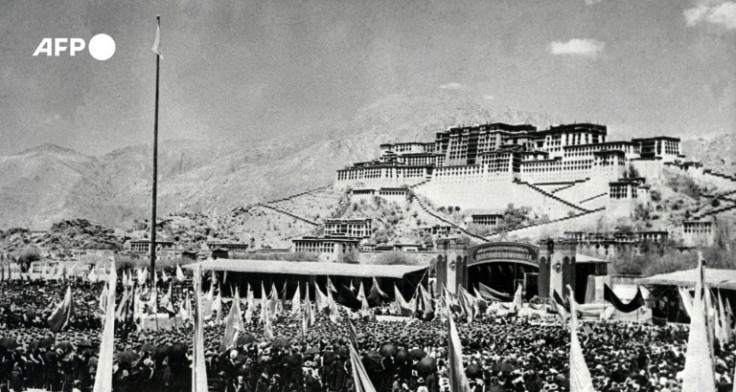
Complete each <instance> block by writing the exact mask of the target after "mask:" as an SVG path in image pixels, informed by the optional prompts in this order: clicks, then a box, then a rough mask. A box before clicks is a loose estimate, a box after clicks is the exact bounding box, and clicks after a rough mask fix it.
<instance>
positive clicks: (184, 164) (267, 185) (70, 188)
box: [0, 89, 736, 229]
mask: <svg viewBox="0 0 736 392" xmlns="http://www.w3.org/2000/svg"><path fill="white" fill-rule="evenodd" d="M552 120H553V119H552V118H551V116H548V115H544V114H538V113H531V112H527V111H523V110H517V109H512V108H508V107H502V106H499V105H494V104H492V103H491V102H490V101H489V100H488V99H485V98H483V97H482V96H479V95H478V94H476V93H474V92H472V91H471V92H469V91H454V90H451V91H447V90H440V89H435V90H432V91H429V92H428V93H427V94H416V93H415V94H392V95H389V96H386V97H384V98H383V99H380V100H377V101H375V102H373V103H371V104H368V105H366V106H364V107H362V108H359V109H358V110H356V111H355V115H354V116H353V117H352V118H350V119H347V120H345V121H343V122H334V123H329V122H325V123H321V124H316V125H315V124H311V125H309V124H307V125H305V126H304V127H302V128H299V129H294V130H289V131H288V132H283V131H282V132H274V133H273V136H272V137H264V138H260V139H261V140H253V141H248V142H242V143H236V142H234V141H227V140H225V141H223V140H209V139H207V138H205V137H203V138H202V139H201V140H200V139H191V138H186V139H184V138H182V139H177V138H168V139H162V140H161V141H160V143H159V189H158V195H159V199H158V205H159V215H160V216H164V215H166V214H169V213H175V212H181V211H185V212H192V213H200V212H201V213H206V214H211V215H222V214H228V213H230V212H231V211H232V210H233V209H235V208H238V207H241V206H244V205H248V204H252V203H255V202H262V201H265V200H270V199H276V198H281V197H283V196H286V195H289V194H295V193H299V192H301V191H303V190H306V189H313V188H316V187H320V186H324V185H327V184H329V183H331V182H333V181H334V178H335V171H336V170H337V169H340V168H343V167H345V166H347V165H349V164H351V163H352V162H356V161H365V160H370V159H374V158H375V157H376V156H377V154H378V150H379V144H380V143H383V142H397V141H414V140H416V141H432V140H434V133H435V132H437V131H439V130H442V129H446V128H447V127H449V126H454V125H462V124H470V123H482V122H493V121H502V122H511V123H519V122H524V123H532V124H534V125H537V126H538V127H545V126H547V125H548V124H549V123H551V122H552ZM267 131H268V130H264V132H267ZM723 138H726V139H723ZM728 138H732V139H728ZM724 140H728V141H729V143H736V134H734V135H731V134H729V135H727V136H724V137H715V138H714V139H712V140H705V139H703V140H698V141H696V142H689V141H688V142H684V143H683V150H684V152H685V153H686V154H687V155H692V156H693V157H695V158H698V159H700V160H701V161H704V163H705V161H706V160H707V162H708V164H707V165H706V166H707V167H710V168H713V169H717V170H718V169H729V170H730V172H733V171H734V167H733V166H732V165H733V161H725V160H724V162H722V163H723V164H721V162H720V161H719V160H718V159H716V157H718V156H717V155H716V156H713V155H711V154H710V153H709V152H708V149H709V148H720V149H722V150H723V153H727V151H726V150H727V148H728V146H729V145H725V146H724V145H723V143H724ZM730 145H734V144H730ZM729 151H730V150H729ZM151 155H152V151H151V146H150V145H148V144H145V143H139V144H134V145H129V146H121V147H120V148H117V149H114V150H112V151H109V152H107V153H104V154H101V155H99V156H88V155H85V154H83V153H80V152H77V151H75V150H73V149H70V148H66V147H63V146H58V145H55V144H50V143H45V144H41V145H39V146H37V147H33V148H30V149H27V150H23V151H21V152H19V153H16V154H11V155H7V156H0V203H2V204H1V205H2V206H3V207H0V229H7V228H10V227H25V228H30V229H46V228H48V227H50V226H51V225H52V224H53V223H54V222H56V221H60V220H63V219H88V220H90V221H92V222H95V223H98V224H102V225H105V226H109V227H119V226H121V225H125V224H127V223H129V222H132V221H134V220H142V219H146V218H147V217H149V215H150V187H151V172H152V169H151V166H152V162H151ZM719 159H721V160H723V158H722V156H721V157H720V158H719ZM709 165H712V166H709ZM713 166H715V167H713Z"/></svg>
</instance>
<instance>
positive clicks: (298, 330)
mask: <svg viewBox="0 0 736 392" xmlns="http://www.w3.org/2000/svg"><path fill="white" fill-rule="evenodd" d="M68 286H71V287H72V291H73V298H74V306H75V309H74V312H73V316H72V319H71V320H70V322H69V324H68V326H67V327H66V328H65V329H63V330H62V331H60V332H58V333H52V332H51V331H50V330H49V329H48V326H47V325H45V320H46V318H47V317H48V315H49V314H50V312H51V311H52V309H53V304H55V303H58V302H59V301H61V298H62V297H63V295H64V292H65V291H66V288H67V287H68ZM176 286H177V290H175V293H177V294H176V295H174V297H175V298H174V302H175V303H178V302H179V301H181V300H182V299H183V298H186V295H185V293H186V291H187V287H188V286H187V285H186V284H184V283H178V284H176ZM189 286H190V285H189ZM102 287H103V283H90V282H87V281H85V280H83V279H77V280H74V281H63V282H53V281H11V282H7V281H6V282H0V294H1V295H0V392H2V391H23V390H27V389H30V388H37V389H42V390H47V391H91V390H92V387H93V385H94V376H95V372H96V366H97V361H98V360H97V356H98V351H99V342H100V334H101V329H100V328H101V327H100V325H101V323H100V311H99V306H98V301H99V298H100V293H101V291H102ZM119 291H122V289H120V290H119ZM161 291H162V292H163V291H164V290H161ZM223 303H224V306H223V310H222V313H224V314H227V312H228V309H229V307H230V306H231V304H230V302H228V301H227V300H224V301H223ZM288 305H289V304H288V303H286V308H288ZM385 310H386V309H385V308H384V311H385ZM341 311H342V312H347V311H346V310H341ZM258 314H259V311H258V309H256V310H255V312H253V316H252V317H253V318H252V319H250V320H245V331H243V333H241V334H239V335H238V338H237V343H236V344H235V345H231V346H229V347H226V348H224V349H223V348H222V347H221V341H222V338H223V333H224V329H225V327H224V325H223V322H222V321H221V320H222V317H213V318H212V319H210V320H208V321H207V322H206V324H205V328H204V336H205V339H204V341H205V350H206V355H205V358H206V362H207V375H208V380H209V386H210V390H212V391H352V390H354V386H353V384H352V383H353V378H352V373H351V372H352V370H351V366H352V364H351V361H350V357H349V351H348V344H349V341H348V338H347V336H348V332H347V324H346V323H344V322H338V323H334V322H333V321H331V320H330V319H329V318H328V317H325V316H324V315H321V316H318V317H317V321H316V323H315V324H314V325H312V326H311V327H310V329H309V330H308V333H307V334H306V336H305V335H304V334H303V333H302V326H301V319H300V318H298V317H297V318H294V317H290V316H289V315H287V314H284V315H281V316H279V318H278V319H277V320H276V321H275V322H274V323H273V330H274V335H275V338H274V339H266V338H264V330H263V326H262V325H261V324H260V323H259V322H258ZM344 316H346V317H347V316H348V315H347V314H344ZM176 317H177V318H178V316H176ZM397 319H398V318H397ZM397 319H391V320H386V319H383V318H381V317H379V318H378V319H376V318H358V319H356V320H355V321H354V324H355V327H356V330H357V332H358V334H357V335H358V339H357V340H358V346H359V350H360V352H361V355H362V362H363V364H364V366H365V368H366V371H367V373H368V375H369V376H370V379H371V381H372V383H373V385H374V386H375V387H376V390H377V391H422V392H423V391H432V392H437V391H443V390H447V385H448V381H447V376H448V366H449V364H448V352H447V339H448V328H447V323H446V322H445V321H444V320H442V319H441V318H440V317H437V318H435V319H434V320H431V321H422V320H417V319H406V320H401V321H396V320H397ZM457 328H458V332H459V335H460V341H461V343H462V347H463V357H464V358H463V366H464V370H465V373H466V375H467V376H468V379H469V380H470V384H471V389H472V390H473V391H531V392H538V391H565V390H569V365H568V363H569V353H568V351H569V343H570V331H569V326H568V325H567V324H564V323H561V322H559V321H557V320H556V318H555V316H554V315H551V316H544V315H542V316H540V315H539V314H535V315H533V316H518V315H517V316H514V315H504V316H500V315H494V314H487V315H484V316H482V317H479V318H476V319H475V320H474V321H473V322H472V323H458V324H457ZM687 333H688V328H687V326H682V325H668V326H664V327H659V326H651V325H643V324H635V323H612V322H595V323H585V324H584V325H583V326H582V327H581V328H580V332H579V334H580V336H581V337H582V346H583V350H584V353H585V358H586V362H587V364H588V367H589V369H590V372H591V375H592V376H593V379H594V384H595V387H596V390H598V391H605V392H607V391H662V392H666V391H677V390H679V385H680V372H681V371H682V369H683V367H684V353H685V346H686V343H687ZM191 341H192V328H191V325H190V324H189V323H187V322H186V321H185V320H178V322H176V323H173V327H172V328H171V329H167V330H155V329H153V330H143V329H140V330H133V331H130V333H127V334H125V335H123V336H121V334H118V335H116V340H115V363H114V368H113V369H114V374H113V388H114V390H115V391H136V392H138V391H141V392H146V391H190V390H191V385H190V383H191V376H190V375H191V367H190V365H191V352H192V349H191V346H192V343H191ZM733 350H734V347H732V346H730V345H728V346H726V347H723V348H722V349H719V350H717V351H716V363H717V366H716V371H717V373H718V374H717V380H718V388H719V391H720V390H721V389H722V390H729V391H730V390H731V388H732V387H731V384H732V380H731V379H730V377H729V375H731V374H733V369H734V365H735V361H736V357H735V356H734V355H733Z"/></svg>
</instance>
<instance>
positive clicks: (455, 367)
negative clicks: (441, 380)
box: [447, 317, 470, 392]
mask: <svg viewBox="0 0 736 392" xmlns="http://www.w3.org/2000/svg"><path fill="white" fill-rule="evenodd" d="M447 328H448V329H449V333H448V338H447V340H448V342H447V343H448V346H449V347H448V350H447V351H448V352H447V356H448V357H449V365H450V366H448V371H449V379H450V391H452V392H466V391H469V390H470V383H469V382H468V377H467V376H466V375H465V368H463V347H462V344H460V336H459V335H458V333H457V328H456V327H455V321H454V320H453V319H452V317H449V318H448V319H447Z"/></svg>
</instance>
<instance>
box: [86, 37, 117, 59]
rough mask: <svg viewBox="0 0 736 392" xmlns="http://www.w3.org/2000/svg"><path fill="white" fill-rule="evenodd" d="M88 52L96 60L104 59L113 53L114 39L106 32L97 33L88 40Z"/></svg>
mask: <svg viewBox="0 0 736 392" xmlns="http://www.w3.org/2000/svg"><path fill="white" fill-rule="evenodd" d="M88 47H89V54H90V55H92V57H94V58H95V59H96V60H99V61H105V60H107V59H109V58H110V57H112V55H113V54H115V41H114V40H113V39H112V37H110V36H109V35H107V34H97V35H95V36H94V37H92V39H90V40H89V45H88Z"/></svg>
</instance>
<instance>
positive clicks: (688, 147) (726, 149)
mask: <svg viewBox="0 0 736 392" xmlns="http://www.w3.org/2000/svg"><path fill="white" fill-rule="evenodd" d="M682 152H683V154H685V155H687V156H688V157H693V158H695V159H697V160H699V161H700V162H702V163H703V165H704V166H705V167H706V168H709V169H712V170H715V171H718V172H721V173H729V174H733V173H736V132H735V133H731V134H725V135H718V136H714V137H709V138H697V139H685V140H683V141H682Z"/></svg>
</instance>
